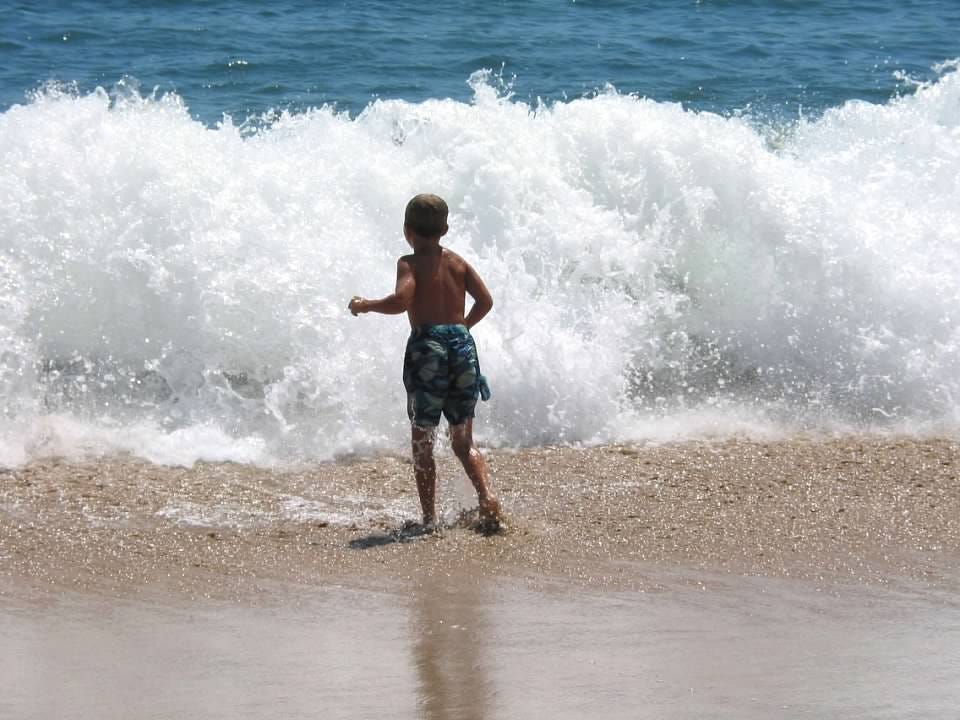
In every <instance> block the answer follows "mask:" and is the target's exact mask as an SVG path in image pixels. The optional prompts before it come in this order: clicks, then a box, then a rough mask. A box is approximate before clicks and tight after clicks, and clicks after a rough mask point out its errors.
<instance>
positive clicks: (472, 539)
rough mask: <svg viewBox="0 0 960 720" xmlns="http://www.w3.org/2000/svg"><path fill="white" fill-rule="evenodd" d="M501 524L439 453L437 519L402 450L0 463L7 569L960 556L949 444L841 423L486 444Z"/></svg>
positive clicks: (566, 575) (786, 568)
mask: <svg viewBox="0 0 960 720" xmlns="http://www.w3.org/2000/svg"><path fill="white" fill-rule="evenodd" d="M487 457H488V462H489V466H490V469H491V473H492V476H493V478H494V482H495V484H496V487H497V489H498V491H499V492H500V494H501V496H502V500H503V504H504V506H505V508H506V511H507V514H508V515H507V523H506V529H505V531H504V532H503V533H501V534H499V535H496V536H492V537H486V536H484V535H482V534H478V533H476V532H473V531H472V530H471V529H470V528H469V512H466V514H467V517H466V518H465V519H463V520H458V519H457V512H458V511H459V510H463V511H469V509H470V508H471V507H474V508H475V499H474V498H472V496H471V491H470V489H469V486H468V485H467V483H466V480H465V479H464V478H463V475H462V472H461V471H460V470H459V468H458V466H457V464H456V461H455V459H454V458H453V457H452V456H450V454H449V451H447V452H446V453H445V454H444V455H443V456H442V457H441V458H440V463H439V465H440V467H439V470H440V474H441V478H442V480H441V491H440V506H441V508H443V510H444V512H445V518H446V521H447V527H446V528H445V529H444V530H442V531H441V532H440V533H438V534H437V535H433V536H427V537H408V536H406V535H404V534H402V533H400V532H398V531H399V529H400V528H401V527H402V526H403V523H404V521H405V520H412V519H415V518H417V517H418V508H417V503H416V493H415V489H414V484H413V480H412V471H411V467H410V464H409V462H408V460H407V459H406V458H405V457H380V458H375V459H364V460H356V461H341V462H339V463H329V464H319V465H315V466H311V467H302V468H296V469H286V470H266V469H259V468H253V467H247V466H241V465H234V464H215V465H203V464H201V465H197V466H195V467H192V468H167V467H159V466H155V465H150V464H148V463H145V462H141V461H138V460H135V459H131V458H116V457H114V458H107V459H100V460H97V461H95V462H84V463H69V462H65V461H57V460H49V461H42V462H36V463H34V464H32V465H30V466H27V467H23V468H19V469H13V470H5V471H0V587H2V585H5V586H6V589H8V590H10V589H12V588H14V587H19V586H23V585H24V584H29V585H31V586H35V587H39V588H44V589H51V588H52V589H57V588H72V589H95V588H101V589H106V590H109V591H110V592H127V593H129V592H138V591H139V590H141V589H150V588H153V589H155V588H158V587H159V588H162V589H164V590H165V591H177V592H182V593H185V594H186V595H188V596H195V595H214V596H218V597H223V596H227V597H229V596H231V595H232V594H234V593H241V594H247V593H250V592H254V593H255V592H256V590H257V587H258V583H260V582H265V581H293V582H299V583H306V584H317V583H323V582H326V581H328V580H330V579H337V580H338V581H340V582H355V583H359V584H361V585H367V584H369V582H370V581H371V580H372V581H374V582H375V583H376V582H379V581H380V580H385V581H392V580H405V579H409V578H415V577H419V576H422V575H424V574H427V575H429V574H435V573H444V572H447V571H450V570H451V569H458V570H463V569H464V568H467V567H469V568H470V569H471V571H473V572H476V573H479V574H487V575H498V576H500V575H507V576H515V577H529V578H537V577H540V578H563V579H565V580H570V581H575V582H580V583H588V584H590V586H591V587H609V588H611V589H630V588H642V587H649V586H650V583H649V582H648V578H647V575H648V574H649V573H650V572H652V573H653V574H654V575H655V574H656V569H657V568H669V569H675V568H691V569H707V570H714V571H715V570H719V571H728V572H732V573H746V574H763V575H769V576H782V577H799V578H806V579H811V580H819V579H821V578H824V579H829V580H836V579H842V580H849V581H853V582H867V583H884V582H890V581H891V580H894V579H896V578H903V579H909V580H922V581H924V582H928V583H934V584H936V583H947V584H951V583H953V582H954V581H955V579H956V569H957V566H958V565H957V563H958V559H960V481H958V474H960V444H958V443H956V442H954V441H951V440H942V439H933V440H922V441H921V440H913V439H907V438H883V437H844V438H838V439H793V440H790V441H783V442H769V443H761V442H751V441H745V440H741V441H727V442H722V443H684V444H678V445H667V446H658V447H647V448H644V447H601V448H592V449H574V448H540V449H529V450H522V451H518V452H489V453H488V454H487Z"/></svg>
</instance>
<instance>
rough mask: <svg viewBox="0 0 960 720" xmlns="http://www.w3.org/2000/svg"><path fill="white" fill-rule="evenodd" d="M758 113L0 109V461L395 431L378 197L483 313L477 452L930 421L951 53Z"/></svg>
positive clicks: (959, 85)
mask: <svg viewBox="0 0 960 720" xmlns="http://www.w3.org/2000/svg"><path fill="white" fill-rule="evenodd" d="M940 71H941V73H942V74H941V76H940V78H939V80H937V81H936V82H934V83H930V84H927V85H922V86H920V87H919V88H917V90H916V92H915V93H914V94H912V95H909V96H906V97H902V98H898V99H895V100H892V101H890V102H889V103H887V104H885V105H873V104H869V103H864V102H849V103H847V104H845V105H843V106H841V107H837V108H834V109H832V110H829V111H828V112H826V113H825V114H824V115H823V116H822V117H821V118H819V119H818V120H816V121H801V122H798V123H796V124H794V125H791V126H789V127H783V126H780V127H763V126H761V125H760V124H757V123H751V122H750V120H749V119H747V118H742V117H729V118H727V117H721V116H718V115H713V114H709V113H694V112H689V111H685V110H684V109H683V108H682V107H681V106H679V105H676V104H669V103H657V102H653V101H650V100H644V99H640V98H636V97H633V96H625V95H620V94H618V93H617V92H616V91H615V90H613V89H610V90H609V91H608V92H605V93H602V94H599V95H597V96H595V97H592V98H585V99H578V100H574V101H570V102H563V103H556V104H552V105H542V106H537V107H531V106H529V105H527V104H525V103H522V102H517V101H515V100H513V99H511V98H510V97H509V96H508V95H505V94H503V93H501V92H498V90H497V89H496V88H495V87H494V86H493V84H492V83H491V80H490V77H489V74H483V73H480V74H475V75H474V77H472V78H471V83H472V85H473V89H474V99H473V102H472V103H470V104H465V103H460V102H456V101H453V100H430V101H426V102H423V103H419V104H414V103H408V102H404V101H378V102H374V103H373V104H371V105H370V106H368V107H367V108H366V109H365V110H364V111H363V112H362V113H361V114H360V115H358V116H357V117H355V118H353V117H350V116H349V115H347V114H345V113H338V112H337V111H335V110H334V109H331V108H326V107H325V108H320V109H315V110H311V111H309V112H305V113H302V114H280V115H276V116H274V117H272V118H269V119H264V120H263V121H262V122H251V123H247V124H244V125H240V126H238V125H235V124H233V123H232V122H231V121H229V119H228V120H225V121H224V122H223V123H221V124H220V125H218V126H217V127H214V128H209V127H206V126H204V125H203V124H201V123H199V122H197V121H194V120H192V119H191V118H190V116H189V114H188V112H187V110H186V108H185V107H184V106H183V105H182V103H181V102H180V100H179V99H178V98H177V97H176V96H174V95H165V96H161V97H143V96H141V95H140V94H139V93H137V92H136V91H135V90H131V89H129V88H127V89H124V88H120V89H119V90H118V91H116V92H114V93H107V92H105V91H103V90H98V91H96V92H93V93H91V94H88V95H83V96H81V95H78V94H76V93H70V92H66V91H64V90H62V89H57V88H53V87H51V88H47V89H45V90H44V91H42V92H39V93H38V94H37V95H36V96H35V97H34V98H33V99H32V101H31V102H29V103H28V104H26V105H20V106H15V107H13V108H11V109H10V110H8V111H7V112H5V113H3V114H2V115H0V158H2V162H0V250H2V252H0V337H2V338H3V345H2V347H0V396H2V398H3V400H2V403H3V404H2V415H0V464H17V463H21V462H24V461H27V460H29V459H30V458H31V457H34V456H37V455H43V454H51V453H66V454H72V453H85V452H109V451H118V450H120V451H129V452H133V453H135V454H138V455H141V456H144V457H147V458H149V459H151V460H154V461H156V462H170V463H189V462H192V461H193V460H196V459H210V460H224V459H233V460H239V461H244V462H263V463H266V462H273V461H288V460H301V459H324V458H330V457H333V456H336V455H338V454H342V453H365V452H372V451H377V450H382V449H387V448H401V447H405V446H406V437H407V421H406V415H405V409H404V395H403V388H402V384H401V382H400V365H401V360H402V349H403V344H404V342H405V337H406V334H407V328H406V324H405V323H404V322H402V321H401V320H399V319H398V318H396V317H384V316H372V315H371V316H366V317H364V318H362V319H357V318H354V317H352V316H351V315H350V313H349V312H347V311H346V309H345V306H346V303H347V301H348V299H349V298H350V296H351V295H353V294H363V295H367V296H378V295H381V294H385V293H386V292H388V291H389V290H390V289H391V288H392V285H393V280H394V278H393V272H394V268H395V259H396V257H397V256H398V255H400V254H402V253H403V252H405V251H406V245H405V243H404V241H403V239H402V235H401V227H400V226H401V222H402V212H403V207H404V205H405V203H406V201H407V199H408V198H409V197H410V196H411V195H413V194H415V193H417V192H423V191H430V192H436V193H438V194H440V195H442V196H444V197H445V198H446V199H447V201H448V203H449V205H450V208H451V218H450V227H451V230H450V233H449V235H448V236H447V242H446V244H447V245H448V246H449V247H450V248H451V249H453V250H455V251H457V252H459V253H461V254H462V255H464V256H465V257H466V258H467V259H469V260H470V261H471V262H473V263H474V264H475V265H476V266H477V267H478V269H479V270H480V272H481V274H482V275H483V276H484V278H485V280H486V281H487V284H488V285H489V286H490V288H491V289H492V292H493V294H494V297H495V300H496V308H495V309H494V311H493V313H492V314H491V315H490V317H489V319H487V320H485V321H484V322H483V323H481V324H480V325H479V326H478V327H477V329H476V331H475V335H476V337H477V341H478V345H479V348H480V353H481V359H482V363H483V367H484V371H485V373H486V374H487V375H488V377H489V378H490V380H491V384H492V386H493V390H494V398H493V400H492V401H491V402H490V403H487V404H483V405H481V406H480V409H479V412H480V419H479V421H478V426H477V430H478V435H479V436H480V437H481V439H483V440H484V441H485V442H487V443H495V444H502V445H525V444H536V443H549V442H604V441H615V440H635V439H644V438H657V439H670V438H679V437H688V436H691V435H694V436H695V435H702V434H704V433H720V434H725V433H729V432H739V431H744V430H746V431H754V432H760V431H769V430H771V429H774V430H783V431H792V430H796V429H797V428H809V429H833V428H851V427H854V428H860V429H864V428H866V429H878V428H894V429H898V430H904V429H906V430H911V431H920V430H922V429H929V428H936V429H937V430H938V431H946V432H952V431H954V430H955V428H956V427H957V419H958V397H960V366H958V362H960V361H958V359H957V358H958V343H960V313H958V311H957V310H956V308H957V307H958V300H960V122H958V121H960V74H958V73H957V72H956V64H948V65H945V66H944V67H942V68H941V69H940Z"/></svg>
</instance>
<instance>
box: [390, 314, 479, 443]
mask: <svg viewBox="0 0 960 720" xmlns="http://www.w3.org/2000/svg"><path fill="white" fill-rule="evenodd" d="M403 386H404V387H405V388H406V390H407V415H409V416H410V421H411V422H412V423H414V424H415V425H419V426H421V427H436V426H437V425H439V424H440V414H441V413H443V415H444V417H446V418H447V422H449V423H450V424H451V425H459V424H460V423H462V422H464V421H465V420H467V419H469V418H472V417H473V416H474V409H475V408H476V406H477V395H478V394H481V393H482V394H483V397H484V399H485V400H486V399H487V398H488V397H489V392H490V391H489V389H488V388H487V384H486V379H484V377H483V375H481V374H480V363H479V362H478V360H477V346H476V344H475V343H474V342H473V337H472V336H471V335H470V331H469V330H467V327H466V325H420V326H419V327H415V328H414V329H413V331H412V332H411V333H410V339H409V340H407V350H406V352H405V353H404V356H403Z"/></svg>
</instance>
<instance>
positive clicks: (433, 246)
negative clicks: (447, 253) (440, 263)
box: [413, 241, 443, 255]
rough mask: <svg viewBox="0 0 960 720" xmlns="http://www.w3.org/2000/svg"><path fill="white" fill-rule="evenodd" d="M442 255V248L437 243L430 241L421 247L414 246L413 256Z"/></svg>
mask: <svg viewBox="0 0 960 720" xmlns="http://www.w3.org/2000/svg"><path fill="white" fill-rule="evenodd" d="M442 253H443V247H442V246H441V245H440V243H439V242H433V241H431V242H430V243H429V244H424V245H421V246H419V247H418V246H414V248H413V254H414V255H440V254H442Z"/></svg>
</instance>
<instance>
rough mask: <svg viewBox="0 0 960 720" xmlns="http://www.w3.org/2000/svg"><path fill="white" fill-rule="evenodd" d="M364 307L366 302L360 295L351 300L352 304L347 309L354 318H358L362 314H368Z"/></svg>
mask: <svg viewBox="0 0 960 720" xmlns="http://www.w3.org/2000/svg"><path fill="white" fill-rule="evenodd" d="M363 306H364V300H363V298H362V297H360V296H359V295H354V296H353V298H351V300H350V304H349V305H347V309H348V310H350V312H352V313H353V316H354V317H356V316H357V315H359V314H360V313H362V312H366V309H365V308H364V307H363Z"/></svg>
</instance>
